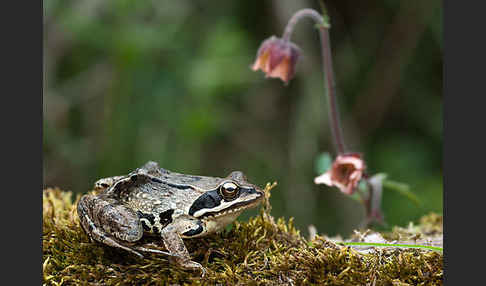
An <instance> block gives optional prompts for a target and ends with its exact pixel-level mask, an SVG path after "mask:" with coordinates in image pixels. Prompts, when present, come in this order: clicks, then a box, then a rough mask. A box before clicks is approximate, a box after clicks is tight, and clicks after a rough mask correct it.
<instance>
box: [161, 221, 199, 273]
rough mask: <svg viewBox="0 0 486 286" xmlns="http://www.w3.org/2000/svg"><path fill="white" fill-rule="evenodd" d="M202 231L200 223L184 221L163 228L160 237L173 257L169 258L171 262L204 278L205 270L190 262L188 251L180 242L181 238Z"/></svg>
mask: <svg viewBox="0 0 486 286" xmlns="http://www.w3.org/2000/svg"><path fill="white" fill-rule="evenodd" d="M203 230H204V224H203V223H202V222H201V221H199V220H196V219H184V220H181V221H179V222H178V223H175V224H172V225H169V226H167V227H165V228H164V229H163V230H162V231H161V233H160V235H161V236H162V240H163V242H164V245H165V248H166V249H167V251H169V252H170V253H171V254H172V255H173V256H171V257H170V258H169V259H170V260H171V261H173V262H175V263H176V264H177V265H179V266H181V267H183V268H186V269H191V270H200V271H201V272H202V275H203V276H204V274H205V273H206V270H205V269H204V267H203V266H202V265H201V264H199V263H197V262H195V261H192V260H191V256H190V255H189V251H188V250H187V248H186V245H185V244H184V241H183V240H182V237H191V236H196V235H198V234H201V233H202V231H203Z"/></svg>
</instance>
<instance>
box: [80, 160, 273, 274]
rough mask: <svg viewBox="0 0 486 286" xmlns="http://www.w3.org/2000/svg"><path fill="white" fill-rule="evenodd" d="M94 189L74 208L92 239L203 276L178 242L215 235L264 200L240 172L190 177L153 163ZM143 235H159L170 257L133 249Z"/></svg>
mask: <svg viewBox="0 0 486 286" xmlns="http://www.w3.org/2000/svg"><path fill="white" fill-rule="evenodd" d="M95 188H96V189H98V190H100V191H101V192H100V193H99V194H98V195H84V196H83V197H81V200H80V201H79V203H78V215H79V218H80V221H81V226H82V227H83V229H84V230H85V231H86V233H87V234H88V236H89V237H90V238H91V240H94V241H98V242H101V243H104V244H107V245H109V246H113V247H119V248H122V249H125V250H127V251H129V252H131V253H134V254H136V255H138V256H140V257H143V256H142V255H141V254H140V253H139V251H147V252H154V253H161V254H166V255H170V257H171V260H172V261H174V262H175V263H177V264H178V265H180V266H181V267H184V268H187V269H200V270H201V271H202V272H203V273H204V268H203V267H202V266H201V265H200V264H199V263H197V262H194V261H191V257H190V255H189V252H188V251H187V249H186V247H185V245H184V242H183V241H182V238H191V237H200V236H203V235H207V234H209V233H213V232H216V231H219V230H221V229H222V228H224V227H225V226H226V225H227V224H229V223H231V222H233V221H234V220H235V219H236V218H237V217H238V215H239V214H240V213H241V212H243V211H244V210H245V209H248V208H251V207H254V206H256V205H258V204H259V203H260V202H261V201H262V199H263V197H264V196H263V192H262V190H261V189H260V188H258V187H257V186H255V185H253V184H251V183H248V182H247V181H246V178H245V176H244V175H243V173H242V172H239V171H235V172H232V173H231V174H230V175H229V176H228V177H226V178H216V177H204V176H192V175H185V174H179V173H174V172H170V171H168V170H165V169H163V168H160V167H159V166H158V164H157V163H155V162H148V163H146V164H145V165H144V166H142V167H141V168H139V169H136V170H135V171H133V172H131V173H130V174H128V175H126V176H116V177H110V178H105V179H101V180H98V181H97V182H96V183H95ZM144 233H150V234H155V235H160V237H161V238H162V240H163V243H164V245H165V247H166V249H167V251H168V252H164V251H160V250H157V249H150V248H144V247H141V246H136V242H137V241H139V240H140V239H141V238H142V236H143V235H144Z"/></svg>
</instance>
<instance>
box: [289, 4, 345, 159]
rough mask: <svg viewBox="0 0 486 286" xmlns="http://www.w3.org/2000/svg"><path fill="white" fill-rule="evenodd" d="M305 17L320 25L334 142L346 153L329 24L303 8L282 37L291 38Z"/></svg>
mask: <svg viewBox="0 0 486 286" xmlns="http://www.w3.org/2000/svg"><path fill="white" fill-rule="evenodd" d="M305 17H309V18H312V20H314V21H315V22H316V23H317V25H318V27H319V32H320V38H321V53H322V66H323V70H324V80H325V83H326V85H325V87H326V86H327V89H328V92H327V99H328V108H329V124H330V127H331V130H332V135H333V138H334V144H335V146H336V149H337V151H338V154H343V153H345V147H344V140H343V136H342V131H341V124H340V120H339V111H338V108H337V100H336V84H335V81H334V71H333V68H332V56H331V42H330V39H329V25H326V23H324V21H323V18H322V15H321V14H319V13H318V12H317V11H315V10H313V9H302V10H299V11H297V12H296V13H295V14H294V15H293V16H292V18H290V20H289V22H288V23H287V26H286V27H285V31H284V34H283V36H282V39H283V40H285V41H289V40H290V36H291V35H292V32H293V30H294V27H295V25H296V24H297V22H298V21H299V20H300V19H302V18H305Z"/></svg>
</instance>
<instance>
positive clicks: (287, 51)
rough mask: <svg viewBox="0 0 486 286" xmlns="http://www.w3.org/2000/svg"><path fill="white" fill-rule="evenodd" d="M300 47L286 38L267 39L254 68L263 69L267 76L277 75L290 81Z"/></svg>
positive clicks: (260, 49) (261, 47)
mask: <svg viewBox="0 0 486 286" xmlns="http://www.w3.org/2000/svg"><path fill="white" fill-rule="evenodd" d="M299 55H300V50H299V48H298V47H297V46H296V45H295V44H293V43H291V42H289V41H286V40H282V39H280V38H277V37H275V36H271V37H270V38H268V39H266V40H265V41H264V42H263V43H262V44H261V46H260V48H259V49H258V52H257V58H256V61H255V63H254V64H253V67H252V69H253V70H254V71H257V70H258V69H261V70H262V71H263V72H264V73H265V74H266V77H276V78H280V79H282V80H283V81H284V82H285V83H288V81H289V80H290V79H292V78H293V76H294V74H295V65H296V64H297V59H298V58H299Z"/></svg>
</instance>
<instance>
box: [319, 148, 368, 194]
mask: <svg viewBox="0 0 486 286" xmlns="http://www.w3.org/2000/svg"><path fill="white" fill-rule="evenodd" d="M365 168H366V166H365V163H364V161H363V159H361V155H360V154H357V153H352V154H343V155H339V156H337V158H336V160H334V162H333V163H332V166H331V168H330V169H329V170H328V171H327V172H325V173H324V174H322V175H320V176H318V177H316V178H315V179H314V183H316V184H326V185H328V186H331V187H332V186H335V187H338V188H339V189H340V190H341V192H343V193H345V194H348V195H351V194H353V192H354V190H355V189H356V187H357V186H358V182H359V180H361V177H362V176H363V172H364V170H365Z"/></svg>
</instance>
